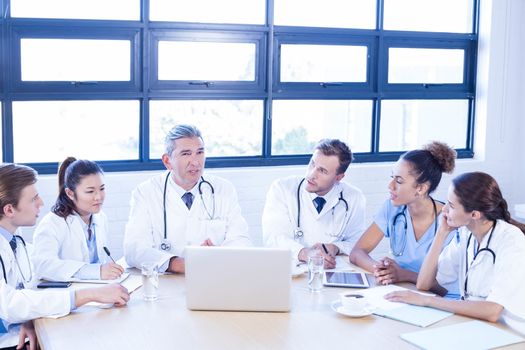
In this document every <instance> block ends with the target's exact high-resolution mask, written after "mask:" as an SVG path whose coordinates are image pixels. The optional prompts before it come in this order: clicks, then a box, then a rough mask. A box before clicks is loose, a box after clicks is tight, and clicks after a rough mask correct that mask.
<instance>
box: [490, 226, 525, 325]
mask: <svg viewBox="0 0 525 350" xmlns="http://www.w3.org/2000/svg"><path fill="white" fill-rule="evenodd" d="M509 226H510V225H509ZM502 233H504V234H505V243H504V244H502V245H501V247H500V248H499V249H497V251H496V262H495V271H494V280H493V283H492V286H491V288H490V293H489V295H488V296H487V299H486V300H487V301H492V302H495V303H498V304H500V305H502V306H503V307H504V308H505V309H506V310H508V311H509V312H510V313H512V314H514V315H515V316H518V317H520V318H521V319H522V320H525V301H524V297H523V295H524V294H525V273H523V266H524V265H525V240H524V239H523V237H522V235H523V233H522V232H521V231H519V232H518V233H517V234H514V235H513V234H511V232H502Z"/></svg>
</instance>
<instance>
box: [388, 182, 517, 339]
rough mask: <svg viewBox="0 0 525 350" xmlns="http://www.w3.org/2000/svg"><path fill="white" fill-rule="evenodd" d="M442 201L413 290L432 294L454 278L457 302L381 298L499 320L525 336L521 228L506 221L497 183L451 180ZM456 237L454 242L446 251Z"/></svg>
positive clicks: (415, 296)
mask: <svg viewBox="0 0 525 350" xmlns="http://www.w3.org/2000/svg"><path fill="white" fill-rule="evenodd" d="M447 197H448V203H447V204H446V205H445V206H444V207H443V216H442V218H441V222H440V226H439V229H438V232H437V234H436V238H435V239H434V242H433V243H432V246H431V248H430V251H429V253H428V255H427V256H426V258H425V261H424V263H423V265H422V266H421V270H420V272H419V277H418V279H417V287H418V289H422V290H429V289H433V290H435V289H439V288H440V286H445V285H446V284H449V283H450V282H452V281H455V280H457V281H458V287H459V291H460V294H461V299H462V300H447V299H444V298H440V297H435V296H428V295H425V296H423V295H422V294H418V293H413V292H407V293H405V292H401V293H390V294H388V295H387V296H386V298H387V299H389V300H392V301H399V302H404V303H409V304H414V305H422V306H431V307H434V308H437V309H442V310H446V311H450V312H454V313H456V314H460V315H465V316H469V317H474V318H479V319H482V320H487V321H491V322H496V321H500V322H502V323H504V324H506V325H508V326H509V327H511V328H513V329H514V330H516V331H518V332H520V333H521V334H525V298H524V297H523V295H525V274H524V273H523V266H524V265H525V236H524V235H523V233H524V232H525V226H524V225H523V224H520V223H518V222H516V221H514V220H513V219H512V218H511V217H510V213H509V211H508V208H507V202H506V201H505V199H504V198H503V196H502V194H501V191H500V189H499V186H498V184H497V182H496V180H494V178H492V177H491V176H490V175H488V174H485V173H482V172H472V173H466V174H462V175H460V176H458V177H456V178H455V179H454V180H452V184H451V185H450V187H449V190H448V196H447ZM456 232H457V233H456ZM455 234H457V236H458V238H459V239H458V240H453V241H452V243H451V244H449V245H448V246H446V247H445V245H446V243H445V242H446V240H447V238H448V237H449V236H454V235H455ZM443 247H445V248H444V249H443ZM442 249H443V251H442Z"/></svg>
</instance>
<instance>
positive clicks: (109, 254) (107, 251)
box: [103, 247, 116, 264]
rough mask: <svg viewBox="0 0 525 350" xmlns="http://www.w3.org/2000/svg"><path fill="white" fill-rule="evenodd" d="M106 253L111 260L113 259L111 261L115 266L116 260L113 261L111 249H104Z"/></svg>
mask: <svg viewBox="0 0 525 350" xmlns="http://www.w3.org/2000/svg"><path fill="white" fill-rule="evenodd" d="M103 249H104V251H105V252H106V254H107V255H108V256H109V258H110V259H111V261H113V262H114V263H115V264H116V262H115V260H113V257H112V256H111V253H110V252H109V249H108V247H103Z"/></svg>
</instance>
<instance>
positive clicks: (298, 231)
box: [293, 178, 348, 241]
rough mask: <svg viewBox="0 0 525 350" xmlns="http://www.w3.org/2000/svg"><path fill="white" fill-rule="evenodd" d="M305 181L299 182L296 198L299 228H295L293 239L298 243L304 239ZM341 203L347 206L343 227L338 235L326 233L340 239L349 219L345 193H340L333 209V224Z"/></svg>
mask: <svg viewBox="0 0 525 350" xmlns="http://www.w3.org/2000/svg"><path fill="white" fill-rule="evenodd" d="M304 180H305V179H304V178H303V179H302V180H301V182H299V186H297V196H296V197H297V227H296V228H295V230H294V232H293V239H294V240H296V241H298V240H301V239H302V238H303V237H304V232H303V229H302V228H301V186H302V184H303V182H304ZM339 202H343V204H344V205H345V216H344V217H343V220H342V221H341V227H340V228H339V232H338V233H336V234H334V233H326V234H327V235H329V236H330V237H339V236H341V234H342V233H343V230H344V226H345V222H346V219H347V217H348V202H347V201H346V200H345V199H344V197H343V191H341V192H340V193H339V198H338V199H337V203H336V204H335V205H334V206H333V207H332V224H333V222H334V211H335V207H337V205H338V204H339ZM332 226H333V225H332Z"/></svg>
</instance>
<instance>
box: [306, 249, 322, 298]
mask: <svg viewBox="0 0 525 350" xmlns="http://www.w3.org/2000/svg"><path fill="white" fill-rule="evenodd" d="M323 266H324V257H323V256H322V255H313V256H310V257H308V288H309V289H310V291H312V292H319V291H320V290H321V289H323Z"/></svg>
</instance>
